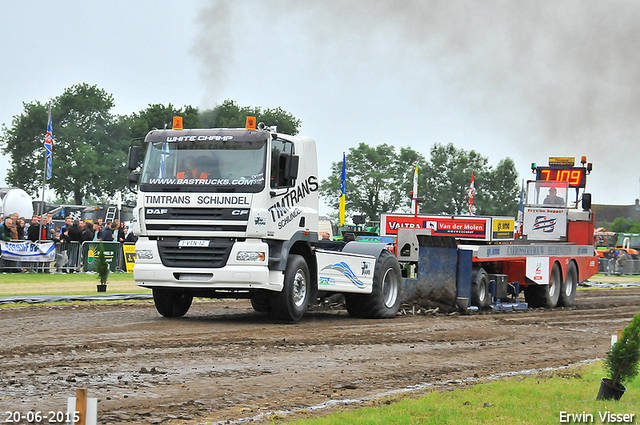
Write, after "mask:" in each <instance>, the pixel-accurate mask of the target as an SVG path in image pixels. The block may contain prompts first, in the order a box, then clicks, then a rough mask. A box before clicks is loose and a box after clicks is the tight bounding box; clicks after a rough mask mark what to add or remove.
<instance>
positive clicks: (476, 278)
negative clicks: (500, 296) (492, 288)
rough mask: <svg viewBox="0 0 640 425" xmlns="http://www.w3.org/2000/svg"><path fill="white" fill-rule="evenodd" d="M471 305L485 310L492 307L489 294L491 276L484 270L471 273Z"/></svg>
mask: <svg viewBox="0 0 640 425" xmlns="http://www.w3.org/2000/svg"><path fill="white" fill-rule="evenodd" d="M471 305H475V306H477V307H478V308H485V307H489V305H491V293H490V292H489V275H487V272H486V271H485V270H484V269H483V268H480V269H476V270H474V271H473V272H472V273H471Z"/></svg>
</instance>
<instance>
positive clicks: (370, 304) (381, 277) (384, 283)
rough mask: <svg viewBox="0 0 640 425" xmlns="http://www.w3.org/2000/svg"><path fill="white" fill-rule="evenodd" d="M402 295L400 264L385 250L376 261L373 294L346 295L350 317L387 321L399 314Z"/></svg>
mask: <svg viewBox="0 0 640 425" xmlns="http://www.w3.org/2000/svg"><path fill="white" fill-rule="evenodd" d="M401 294H402V272H401V271H400V264H399V263H398V259H397V258H396V257H395V256H394V255H393V254H392V253H391V252H390V251H388V250H386V249H383V250H382V251H381V252H380V256H379V257H378V261H376V267H375V271H374V273H373V290H372V292H371V294H366V295H362V294H345V295H344V297H345V304H346V306H347V312H348V313H349V316H351V317H364V318H367V319H385V318H389V317H394V316H395V315H396V313H398V310H399V309H400V301H401V298H402V297H401Z"/></svg>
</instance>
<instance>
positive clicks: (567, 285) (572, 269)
mask: <svg viewBox="0 0 640 425" xmlns="http://www.w3.org/2000/svg"><path fill="white" fill-rule="evenodd" d="M577 289H578V269H577V268H576V264H575V263H573V262H572V263H569V267H567V276H566V277H565V279H564V282H562V285H561V286H560V299H559V300H558V305H561V306H564V307H571V306H572V305H573V303H574V302H575V300H576V290H577Z"/></svg>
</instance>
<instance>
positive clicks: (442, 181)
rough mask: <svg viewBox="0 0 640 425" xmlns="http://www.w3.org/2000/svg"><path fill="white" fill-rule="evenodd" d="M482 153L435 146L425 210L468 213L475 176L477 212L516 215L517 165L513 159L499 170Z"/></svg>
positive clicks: (502, 164) (432, 154)
mask: <svg viewBox="0 0 640 425" xmlns="http://www.w3.org/2000/svg"><path fill="white" fill-rule="evenodd" d="M488 162H489V161H488V159H487V158H485V157H483V156H482V155H480V154H479V153H478V152H476V151H474V150H471V151H466V150H464V149H458V148H456V147H455V146H453V144H451V143H449V144H447V145H441V144H437V143H436V144H435V145H433V146H432V148H431V160H430V161H429V163H428V164H427V167H426V168H427V169H426V172H425V174H426V182H425V187H424V192H421V193H424V196H425V202H424V206H423V208H424V209H427V210H430V212H432V213H436V214H438V213H443V214H456V215H462V214H468V213H469V186H470V184H471V176H472V174H473V176H474V187H475V195H474V197H473V206H474V213H475V214H477V215H507V216H515V214H516V213H517V210H518V194H519V187H518V184H517V179H518V173H517V171H516V169H515V164H514V163H513V161H512V160H511V159H509V158H507V159H504V160H502V161H500V163H499V164H498V166H497V168H496V169H493V168H492V167H490V166H489V165H488Z"/></svg>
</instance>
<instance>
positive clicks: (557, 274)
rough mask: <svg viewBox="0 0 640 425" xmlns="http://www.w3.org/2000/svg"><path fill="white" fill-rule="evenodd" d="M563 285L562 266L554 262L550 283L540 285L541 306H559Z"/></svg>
mask: <svg viewBox="0 0 640 425" xmlns="http://www.w3.org/2000/svg"><path fill="white" fill-rule="evenodd" d="M561 286H562V272H561V271H560V266H559V265H558V264H557V263H554V264H553V268H552V269H551V276H549V284H548V285H540V286H539V292H538V296H539V297H540V307H546V308H554V307H555V306H557V305H558V299H560V290H561Z"/></svg>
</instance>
